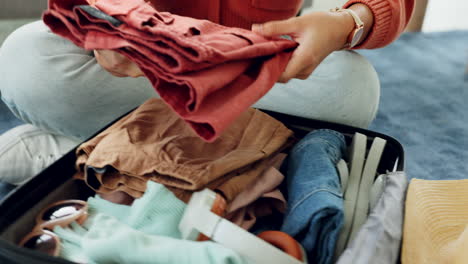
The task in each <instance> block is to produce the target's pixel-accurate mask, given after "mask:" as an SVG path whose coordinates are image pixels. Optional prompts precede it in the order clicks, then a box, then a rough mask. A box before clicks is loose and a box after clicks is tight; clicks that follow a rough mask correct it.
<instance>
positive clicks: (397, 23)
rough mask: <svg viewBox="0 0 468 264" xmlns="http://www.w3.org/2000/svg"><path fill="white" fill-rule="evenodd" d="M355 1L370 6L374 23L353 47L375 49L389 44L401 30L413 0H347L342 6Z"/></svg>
mask: <svg viewBox="0 0 468 264" xmlns="http://www.w3.org/2000/svg"><path fill="white" fill-rule="evenodd" d="M357 3H362V4H365V5H367V6H368V7H369V8H370V10H371V11H372V13H373V14H374V25H373V26H372V29H371V31H370V32H369V35H367V38H366V39H365V40H364V41H363V42H362V43H361V44H360V45H358V46H356V47H354V49H376V48H381V47H383V46H385V45H388V44H390V43H391V42H392V41H394V40H395V39H397V38H398V36H400V34H401V33H402V32H403V30H404V29H405V27H406V25H407V24H408V22H409V20H410V18H411V15H412V13H413V9H414V0H349V1H348V2H347V3H346V4H345V5H344V6H343V8H348V7H349V6H351V5H353V4H357Z"/></svg>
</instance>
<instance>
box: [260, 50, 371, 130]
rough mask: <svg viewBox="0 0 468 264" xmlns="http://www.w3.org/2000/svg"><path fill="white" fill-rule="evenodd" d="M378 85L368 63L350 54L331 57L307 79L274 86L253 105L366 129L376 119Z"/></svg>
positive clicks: (336, 54) (351, 52)
mask: <svg viewBox="0 0 468 264" xmlns="http://www.w3.org/2000/svg"><path fill="white" fill-rule="evenodd" d="M379 97H380V83H379V79H378V76H377V73H376V71H375V69H374V67H373V66H372V65H371V64H370V62H369V61H368V60H367V59H366V58H364V57H363V56H361V55H360V54H358V53H356V52H353V51H337V52H333V53H332V54H330V55H329V56H328V57H327V58H326V59H325V60H324V61H322V63H320V65H319V66H318V67H317V68H316V69H315V71H314V72H313V73H312V74H311V75H310V76H309V78H308V79H306V80H299V79H292V80H291V81H289V82H288V83H286V84H281V83H277V84H275V86H274V87H273V88H272V89H271V90H270V91H269V92H268V93H267V94H266V95H265V96H264V97H263V98H261V99H260V100H259V101H258V102H257V103H256V104H255V105H254V106H255V107H257V108H260V109H266V110H272V111H277V112H281V113H286V114H290V115H295V116H300V117H305V118H310V119H318V120H323V121H328V122H334V123H339V124H345V125H351V126H355V127H362V128H366V127H368V126H369V124H370V123H371V121H372V120H373V119H374V118H375V115H376V113H377V108H378V105H379Z"/></svg>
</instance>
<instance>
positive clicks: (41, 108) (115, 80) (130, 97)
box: [0, 21, 156, 140]
mask: <svg viewBox="0 0 468 264" xmlns="http://www.w3.org/2000/svg"><path fill="white" fill-rule="evenodd" d="M0 89H1V90H0V91H1V95H2V98H3V100H4V101H5V102H6V103H7V105H8V106H9V107H10V109H11V110H12V111H13V112H14V113H15V114H16V115H17V116H18V117H20V118H21V119H23V120H24V121H25V122H27V123H31V124H33V125H35V126H38V127H41V128H43V129H46V130H49V131H51V132H54V133H56V134H60V135H65V136H71V137H75V138H78V139H82V140H83V139H86V138H88V137H89V136H91V135H92V134H94V133H96V132H97V131H98V130H100V129H101V128H102V127H104V126H105V125H107V124H108V123H109V122H112V121H113V120H115V119H117V118H118V117H120V116H121V115H123V114H125V113H126V112H128V111H130V110H131V109H133V108H135V107H137V106H138V105H140V104H142V103H143V102H144V101H146V100H147V99H149V98H151V97H154V96H156V92H155V91H154V89H153V88H152V86H151V84H150V83H149V81H148V80H147V79H146V78H119V77H115V76H112V75H111V74H110V73H108V72H106V71H105V70H104V69H103V68H102V67H101V66H100V65H99V64H98V63H97V61H96V59H95V58H94V56H93V54H92V51H88V50H84V49H81V48H79V47H77V46H75V45H74V44H73V43H72V42H70V41H68V40H66V39H63V38H61V37H59V36H57V35H55V34H53V33H51V32H50V30H49V29H48V28H47V27H46V26H45V25H44V23H43V22H42V21H37V22H34V23H31V24H28V25H25V26H23V27H21V28H19V29H18V30H16V31H15V32H13V33H12V34H11V35H10V36H9V37H8V39H7V40H6V41H5V43H4V45H3V46H2V48H1V52H0Z"/></svg>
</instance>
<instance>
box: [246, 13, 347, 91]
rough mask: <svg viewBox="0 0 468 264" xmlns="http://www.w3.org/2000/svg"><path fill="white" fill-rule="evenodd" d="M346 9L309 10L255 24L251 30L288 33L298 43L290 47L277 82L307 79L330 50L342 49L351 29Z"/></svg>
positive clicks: (261, 32) (275, 33)
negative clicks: (298, 14) (291, 49)
mask: <svg viewBox="0 0 468 264" xmlns="http://www.w3.org/2000/svg"><path fill="white" fill-rule="evenodd" d="M354 26H355V23H354V20H353V18H352V16H351V15H350V14H348V13H346V12H313V13H309V14H306V15H303V16H300V17H293V18H290V19H287V20H281V21H272V22H267V23H265V24H255V25H253V26H252V31H254V32H256V33H258V34H261V35H263V36H266V37H273V36H280V35H289V36H291V37H292V38H293V39H294V40H295V41H296V42H298V43H299V46H298V47H297V48H296V50H295V51H294V53H293V55H292V57H291V60H290V61H289V63H288V65H287V67H286V69H285V71H284V73H283V74H282V75H281V77H280V79H279V80H278V81H279V82H283V83H285V82H288V81H289V80H290V79H292V78H297V79H303V80H304V79H307V78H308V77H309V75H310V74H311V73H312V72H313V71H314V70H315V68H317V66H318V65H319V64H320V63H321V62H322V60H324V59H325V58H326V57H327V56H328V55H329V54H330V53H332V52H333V51H336V50H340V49H342V48H343V47H344V46H345V44H346V41H347V37H348V35H349V34H350V33H351V31H352V30H353V29H354Z"/></svg>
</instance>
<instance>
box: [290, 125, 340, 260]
mask: <svg viewBox="0 0 468 264" xmlns="http://www.w3.org/2000/svg"><path fill="white" fill-rule="evenodd" d="M345 147H346V143H345V139H344V136H343V135H342V134H340V133H338V132H336V131H333V130H326V129H320V130H315V131H313V132H311V133H309V134H308V135H307V136H305V137H304V138H303V139H302V140H301V141H299V143H297V144H296V145H295V146H294V147H293V149H292V150H291V152H290V154H289V156H288V165H287V173H286V180H287V186H288V187H287V188H288V209H287V211H286V214H285V218H284V222H283V226H282V228H281V230H282V231H284V232H286V233H288V234H289V235H291V236H293V237H294V238H295V239H296V240H297V241H299V242H300V243H301V244H302V246H303V247H304V249H305V250H306V252H307V255H308V259H309V261H310V263H318V264H320V263H331V262H332V260H333V254H334V250H335V244H336V240H337V238H338V235H339V232H340V229H341V227H342V225H343V222H344V213H343V194H342V191H341V184H340V178H339V175H338V172H337V170H336V163H337V162H338V161H339V160H340V159H341V157H342V155H343V153H344V151H345Z"/></svg>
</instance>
